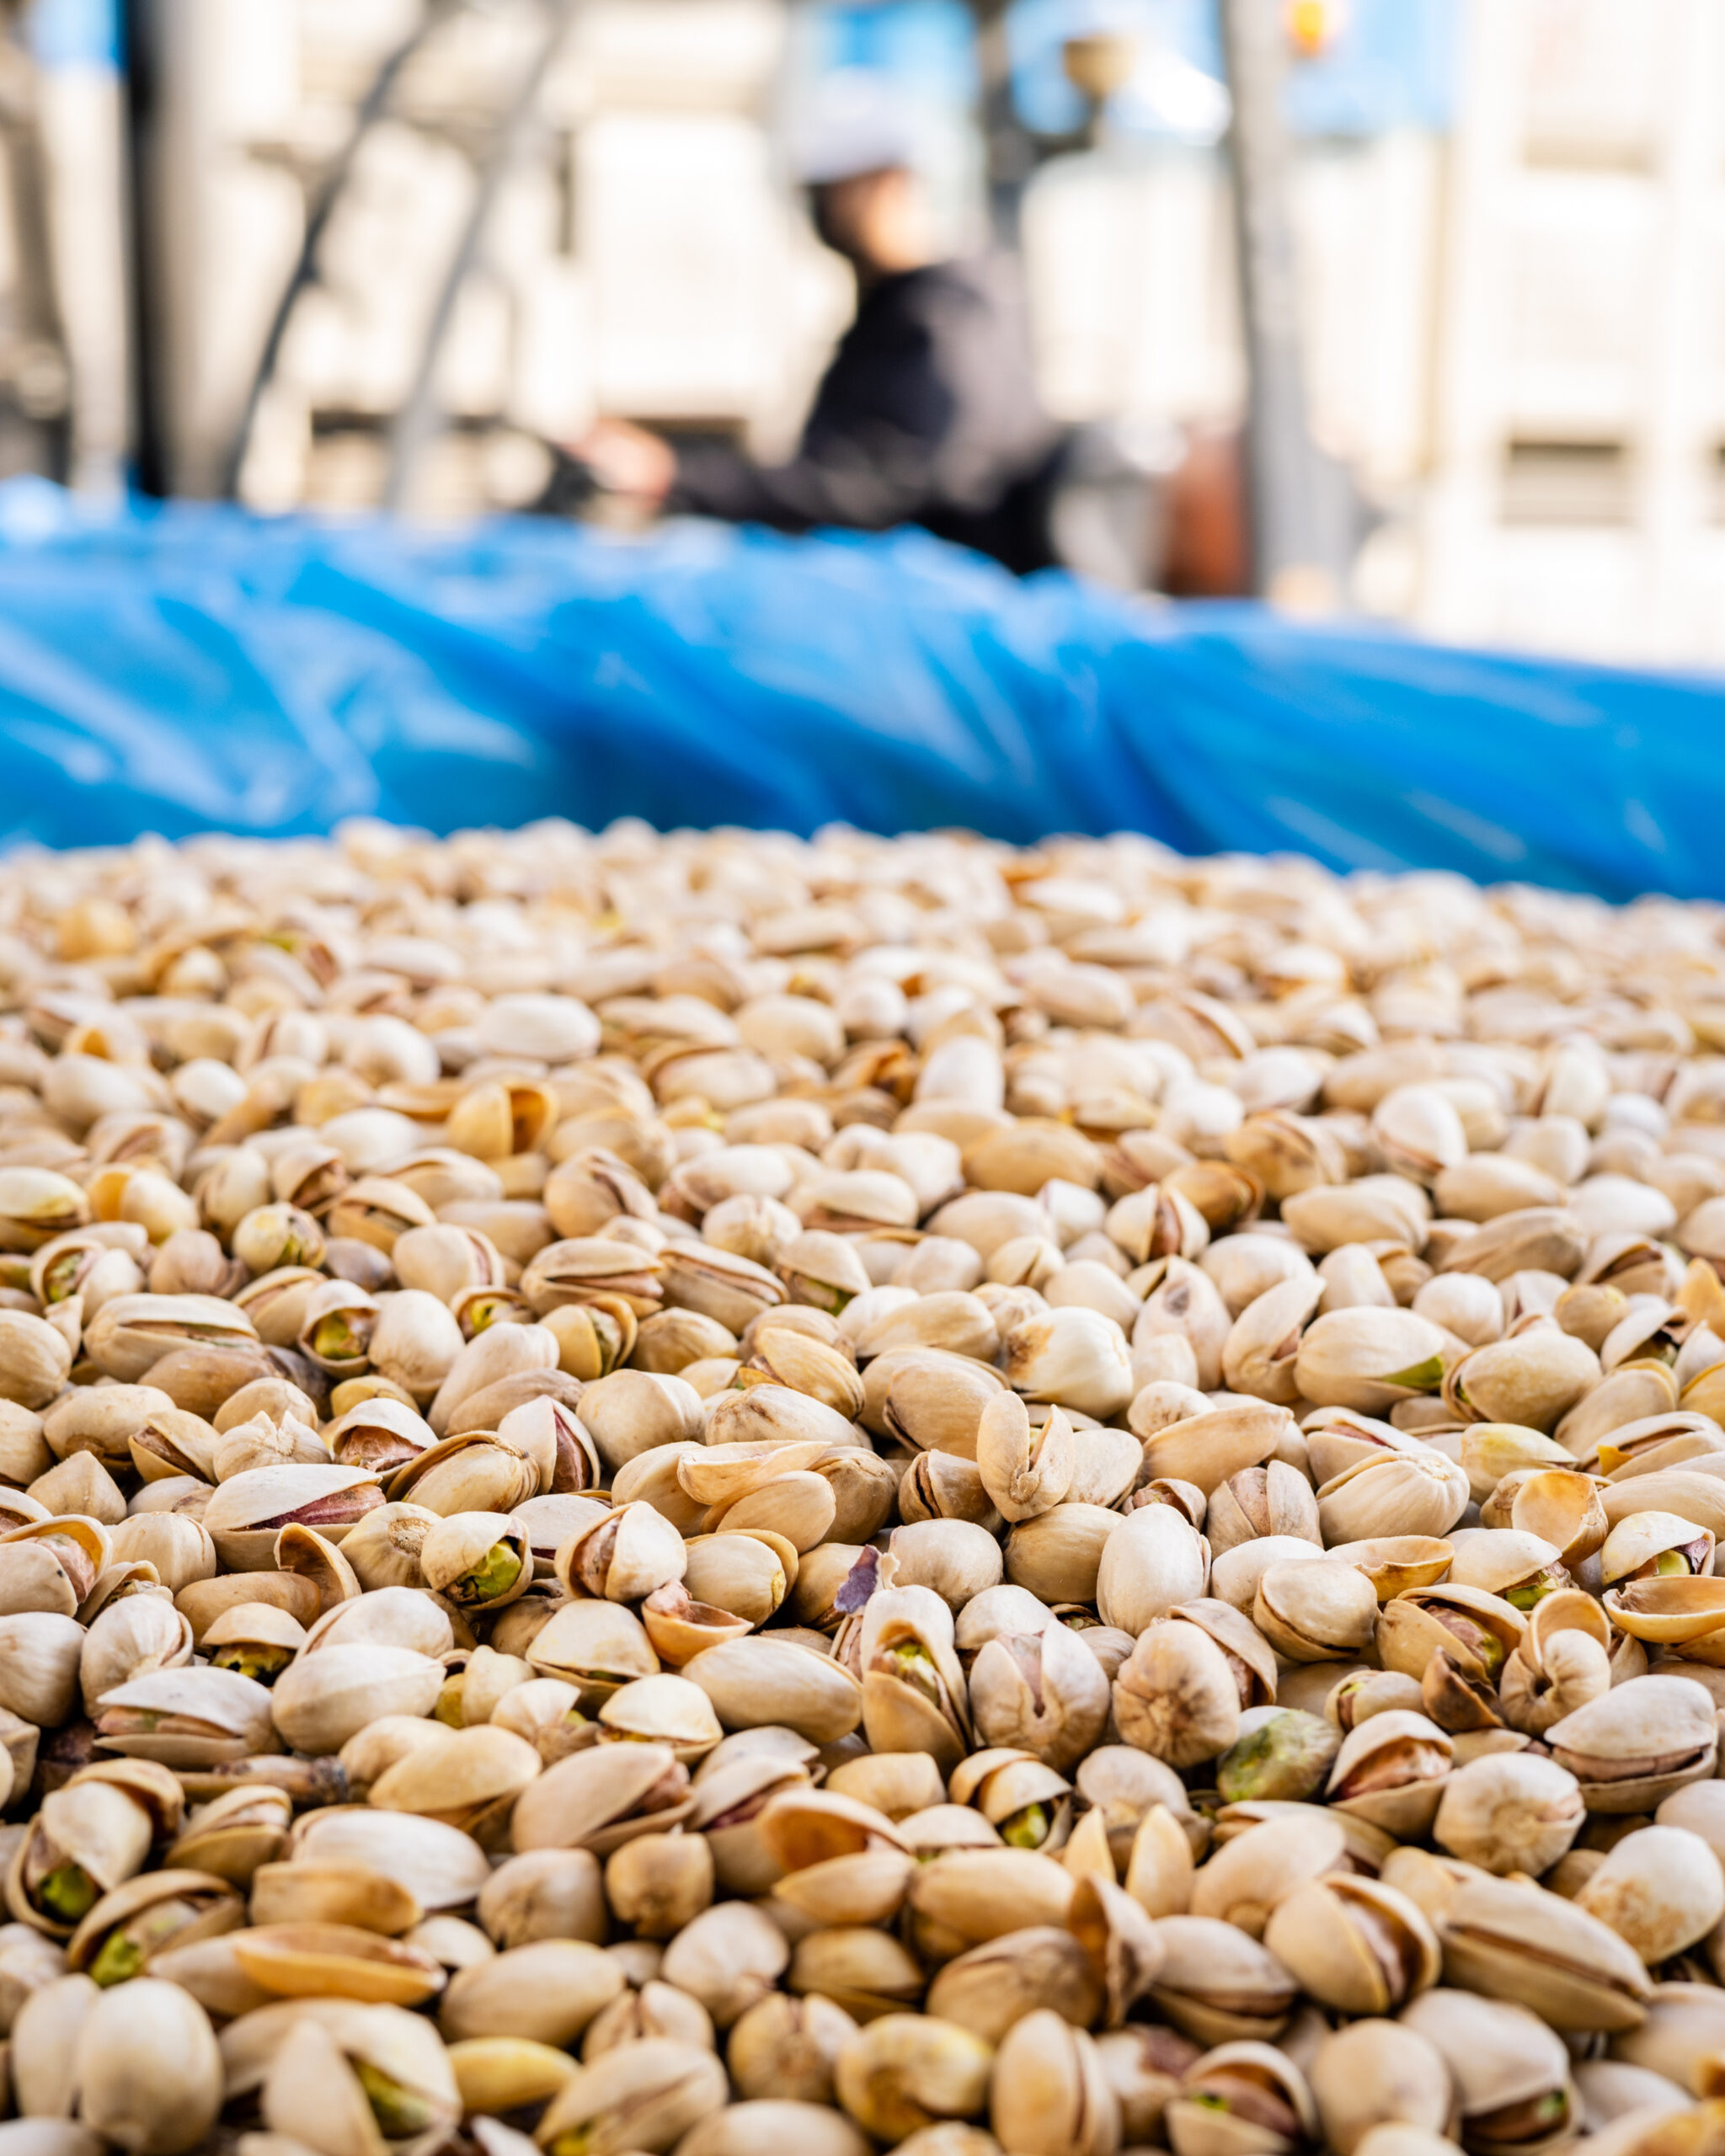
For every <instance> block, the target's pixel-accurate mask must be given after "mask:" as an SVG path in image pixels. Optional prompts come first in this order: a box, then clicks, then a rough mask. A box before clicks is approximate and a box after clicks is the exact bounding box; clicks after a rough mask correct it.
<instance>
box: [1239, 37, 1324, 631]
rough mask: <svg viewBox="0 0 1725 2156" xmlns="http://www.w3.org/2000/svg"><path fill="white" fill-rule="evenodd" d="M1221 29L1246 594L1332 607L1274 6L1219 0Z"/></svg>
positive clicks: (1281, 48) (1283, 49)
mask: <svg viewBox="0 0 1725 2156" xmlns="http://www.w3.org/2000/svg"><path fill="white" fill-rule="evenodd" d="M1221 24H1222V48H1223V52H1224V55H1225V57H1226V63H1227V71H1228V88H1229V90H1230V92H1231V95H1232V98H1233V107H1234V116H1233V122H1232V125H1231V127H1230V129H1229V132H1228V158H1229V164H1230V167H1231V172H1232V176H1233V183H1234V227H1235V237H1236V255H1237V257H1238V267H1239V278H1240V315H1241V327H1242V332H1243V334H1244V337H1245V342H1246V363H1247V385H1248V386H1247V456H1246V465H1247V499H1248V502H1249V504H1250V509H1251V525H1252V589H1253V590H1255V591H1256V592H1258V594H1259V595H1260V596H1262V597H1263V598H1267V599H1272V600H1277V601H1278V602H1279V603H1283V604H1286V605H1290V606H1300V607H1304V608H1311V609H1324V608H1327V607H1331V606H1335V605H1336V604H1337V603H1338V600H1339V597H1340V594H1341V584H1342V576H1343V571H1344V570H1345V567H1346V564H1345V563H1344V562H1343V561H1341V560H1339V559H1338V552H1339V551H1340V549H1339V548H1338V534H1337V531H1336V529H1335V527H1336V525H1337V523H1338V520H1337V519H1336V518H1335V517H1334V516H1333V515H1326V514H1325V510H1326V506H1327V497H1328V496H1329V495H1330V494H1332V493H1333V490H1334V488H1335V485H1336V482H1337V479H1338V477H1339V475H1338V474H1337V473H1336V472H1334V470H1333V468H1327V469H1321V467H1320V460H1319V458H1318V456H1317V455H1316V451H1315V450H1314V448H1313V446H1312V440H1311V435H1310V434H1309V433H1308V431H1307V430H1306V378H1305V368H1304V366H1303V363H1302V360H1301V355H1300V308H1299V297H1300V296H1299V288H1298V275H1297V264H1296V263H1295V252H1294V229H1293V225H1292V222H1291V221H1290V216H1289V214H1288V198H1289V189H1290V185H1291V184H1292V179H1293V160H1292V157H1291V155H1290V150H1289V144H1288V134H1287V128H1286V125H1285V123H1284V119H1283V115H1282V90H1283V84H1284V79H1285V77H1286V72H1287V34H1286V31H1285V29H1284V22H1283V12H1282V8H1281V5H1280V0H1221Z"/></svg>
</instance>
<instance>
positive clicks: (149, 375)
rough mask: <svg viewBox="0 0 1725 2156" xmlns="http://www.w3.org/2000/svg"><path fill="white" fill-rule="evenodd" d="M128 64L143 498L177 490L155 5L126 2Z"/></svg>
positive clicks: (135, 398) (136, 438)
mask: <svg viewBox="0 0 1725 2156" xmlns="http://www.w3.org/2000/svg"><path fill="white" fill-rule="evenodd" d="M120 26H121V35H122V37H123V39H124V50H125V63H126V156H127V165H128V170H127V181H128V184H127V188H126V210H127V216H128V222H129V230H128V232H127V241H128V246H127V257H128V265H127V266H128V270H129V272H130V279H131V293H130V299H131V321H132V345H131V375H132V382H131V402H132V427H133V441H132V477H133V479H134V481H135V483H136V486H137V488H138V489H139V491H140V492H141V493H142V494H155V495H164V494H168V492H169V490H170V479H171V473H170V470H169V464H170V458H169V454H168V430H167V424H166V419H165V406H166V403H167V392H166V383H165V380H164V376H165V372H166V367H167V358H168V355H167V349H166V348H167V328H168V326H167V314H168V310H167V305H166V300H165V296H164V293H163V283H164V273H163V253H164V249H163V246H162V245H161V239H160V235H161V225H160V216H161V211H162V205H163V189H162V188H161V187H160V186H158V184H157V183H158V171H157V161H158V155H159V146H158V139H157V118H158V107H159V105H160V103H161V61H160V54H159V52H158V44H157V39H158V24H157V19H156V8H155V6H154V4H153V0H120Z"/></svg>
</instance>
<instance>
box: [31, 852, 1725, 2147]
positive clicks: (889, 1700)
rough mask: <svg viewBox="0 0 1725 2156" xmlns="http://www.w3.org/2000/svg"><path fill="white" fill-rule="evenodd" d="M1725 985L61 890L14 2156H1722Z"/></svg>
mask: <svg viewBox="0 0 1725 2156" xmlns="http://www.w3.org/2000/svg"><path fill="white" fill-rule="evenodd" d="M1722 1272H1725V915H1722V913H1721V911H1720V910H1718V909H1716V908H1709V907H1703V906H1700V905H1678V904H1675V903H1666V902H1661V901H1652V900H1649V901H1644V902H1642V903H1640V904H1638V905H1635V906H1632V907H1630V908H1628V909H1626V910H1621V911H1614V910H1610V909H1609V908H1607V907H1605V906H1604V905H1599V904H1596V903H1594V902H1593V901H1590V900H1584V899H1575V898H1569V897H1562V896H1558V895H1556V894H1548V893H1541V892H1537V891H1533V890H1527V889H1506V890H1503V891H1499V892H1495V893H1486V892H1480V891H1477V890H1475V889H1471V887H1468V886H1466V885H1463V884H1461V883H1456V882H1452V881H1450V880H1449V879H1447V878H1439V877H1435V876H1427V877H1405V878H1390V877H1381V876H1365V875H1362V876H1359V877H1356V878H1352V879H1348V880H1342V879H1338V878H1333V877H1332V876H1330V875H1329V874H1327V873H1325V872H1323V871H1322V870H1320V869H1318V868H1316V867H1313V866H1311V865H1310V864H1307V863H1302V862H1298V861H1294V860H1279V861H1276V862H1251V861H1240V860H1223V861H1215V862H1185V861H1182V860H1179V859H1178V858H1176V857H1173V856H1172V855H1170V854H1167V853H1166V852H1164V851H1162V850H1161V849H1159V848H1157V847H1156V846H1151V844H1149V843H1147V842H1146V841H1141V840H1136V839H1119V840H1114V841H1107V842H1099V843H1081V842H1076V841H1074V842H1062V843H1058V844H1050V845H1048V846H1044V847H1043V848H1041V849H1039V850H1038V851H1033V852H1014V851H1011V850H1010V849H1008V848H1006V847H1004V846H996V845H993V844H990V843H985V842H983V841H979V840H974V839H967V838H964V837H963V836H958V835H943V836H932V837H922V838H905V839H900V840H896V841H885V840H875V839H869V838H864V837H861V836H858V835H854V834H852V833H847V832H833V833H828V834H825V835H822V836H821V837H820V838H819V839H818V840H816V841H813V842H810V843H806V844H805V843H803V842H800V841H794V840H792V839H788V838H783V837H777V836H772V835H766V836H762V835H752V834H743V833H725V832H718V833H713V834H704V835H703V834H680V835H672V836H670V837H664V838H660V837H657V836H655V835H653V834H652V833H650V832H649V831H646V830H644V829H641V828H638V827H635V826H619V827H617V828H614V829H613V830H610V831H608V832H606V833H605V834H602V835H600V836H598V837H592V836H590V835H586V834H584V833H582V832H580V831H579V830H574V829H573V828H572V827H569V826H568V825H549V824H547V825H543V826H537V827H534V828H532V829H530V830H526V831H522V832H519V833H516V834H513V835H498V834H467V835H461V836H457V837H456V838H453V839H451V840H449V841H431V840H429V839H426V838H424V837H422V836H419V835H412V834H404V833H399V832H393V831H390V830H384V829H382V828H380V827H377V826H374V825H354V826H352V827H350V828H348V829H346V830H343V831H341V832H339V834H338V835H337V836H336V837H335V838H334V840H332V841H316V842H312V841H306V842H289V843H283V844H279V845H264V844H260V843H255V842H243V841H231V840H204V839H200V840H196V841H190V842H189V843H187V844H185V845H184V846H179V847H178V848H174V847H170V846H166V845H164V844H163V843H161V842H160V841H145V842H143V843H141V844H139V845H138V846H134V847H132V848H131V849H130V850H128V851H102V852H90V853H87V854H80V855H67V856H59V857H50V856H30V857H22V856H17V857H13V858H12V859H11V860H9V861H8V862H4V863H0V1798H3V1799H4V1816H3V1823H0V1891H3V1898H4V1903H5V1908H4V1912H3V1919H4V1921H3V1924H0V2037H3V2038H4V2040H5V2041H4V2048H3V2068H0V2094H3V2097H4V2106H3V2115H4V2121H5V2122H4V2123H3V2124H0V2156H101V2152H102V2151H103V2150H104V2148H120V2149H123V2150H126V2151H130V2152H135V2156H180V2153H181V2152H184V2151H189V2150H192V2149H194V2148H208V2149H211V2150H220V2151H224V2152H225V2151H230V2150H231V2151H232V2152H234V2156H389V2152H394V2156H443V2152H446V2151H448V2152H451V2153H452V2156H535V2151H536V2149H537V2150H539V2151H544V2152H546V2156H868V2152H869V2150H870V2149H871V2148H901V2149H903V2150H905V2151H907V2152H911V2156H1002V2152H1004V2156H1116V2152H1118V2151H1121V2150H1126V2149H1136V2148H1166V2149H1167V2150H1169V2151H1172V2156H1300V2152H1317V2151H1320V2150H1327V2151H1333V2152H1334V2156H1454V2151H1455V2149H1456V2148H1458V2147H1459V2148H1461V2149H1463V2150H1466V2151H1468V2152H1470V2156H1544V2152H1547V2151H1551V2150H1555V2149H1559V2148H1566V2147H1567V2146H1569V2145H1570V2144H1572V2143H1574V2144H1578V2145H1579V2146H1581V2147H1583V2148H1584V2151H1585V2152H1586V2156H1717V2152H1719V2151H1721V2150H1725V1988H1722V1978H1725V1870H1722V1863H1725V1781H1722V1780H1719V1779H1717V1778H1716V1776H1717V1767H1718V1760H1719V1746H1718V1716H1719V1712H1720V1710H1721V1709H1722V1707H1725V1577H1717V1576H1716V1564H1715V1557H1716V1547H1717V1542H1716V1538H1722V1537H1725V1287H1722V1284H1721V1273H1722Z"/></svg>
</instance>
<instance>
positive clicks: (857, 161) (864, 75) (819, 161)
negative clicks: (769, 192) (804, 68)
mask: <svg viewBox="0 0 1725 2156" xmlns="http://www.w3.org/2000/svg"><path fill="white" fill-rule="evenodd" d="M788 148H789V162H790V168H791V173H792V177H793V179H797V180H799V181H800V182H801V183H802V184H803V185H804V186H805V187H823V186H825V185H826V184H828V183H829V182H830V181H833V180H840V179H857V177H858V176H859V175H860V174H862V173H869V172H895V171H897V170H899V169H900V168H905V167H910V166H914V165H915V164H916V163H917V150H918V145H917V138H916V128H915V126H914V125H913V124H912V120H911V115H910V114H909V113H908V112H907V111H906V109H905V93H904V90H903V88H901V87H900V86H897V85H895V83H893V81H892V80H891V78H890V77H888V76H885V75H882V74H878V73H875V72H873V70H871V69H868V68H866V67H844V68H841V69H839V70H838V71H837V72H835V73H833V74H830V75H828V76H826V77H825V78H824V79H823V80H822V81H821V82H820V84H819V85H818V87H817V88H816V90H815V93H814V97H813V98H812V99H810V101H809V106H808V108H807V109H806V110H805V111H804V112H802V113H800V114H798V116H797V118H796V120H794V121H793V123H792V126H791V131H790V141H789V146H788Z"/></svg>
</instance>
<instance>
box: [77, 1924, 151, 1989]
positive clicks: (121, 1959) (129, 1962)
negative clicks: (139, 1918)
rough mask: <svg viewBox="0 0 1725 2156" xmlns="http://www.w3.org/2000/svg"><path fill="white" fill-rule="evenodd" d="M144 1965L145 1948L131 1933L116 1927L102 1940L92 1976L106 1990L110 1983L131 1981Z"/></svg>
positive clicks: (91, 1969) (91, 1971) (91, 1970)
mask: <svg viewBox="0 0 1725 2156" xmlns="http://www.w3.org/2000/svg"><path fill="white" fill-rule="evenodd" d="M143 1966H144V1950H143V1948H142V1946H141V1945H139V1944H138V1942H137V1941H136V1940H135V1939H133V1938H132V1937H131V1935H130V1934H129V1933H127V1932H126V1931H125V1930H124V1929H120V1928H118V1927H116V1929H114V1930H113V1931H110V1932H109V1935H108V1936H107V1937H106V1939H104V1940H103V1941H102V1950H101V1951H100V1952H99V1954H98V1955H97V1956H96V1958H95V1960H94V1961H92V1962H91V1964H90V1976H91V1978H92V1980H93V1982H94V1983H99V1984H100V1985H101V1986H102V1988H103V1989H104V1990H106V1988H108V1986H109V1984H123V1983H128V1982H130V1980H131V1978H132V1977H135V1976H136V1974H137V1972H138V1971H139V1970H140V1969H142V1967H143Z"/></svg>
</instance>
